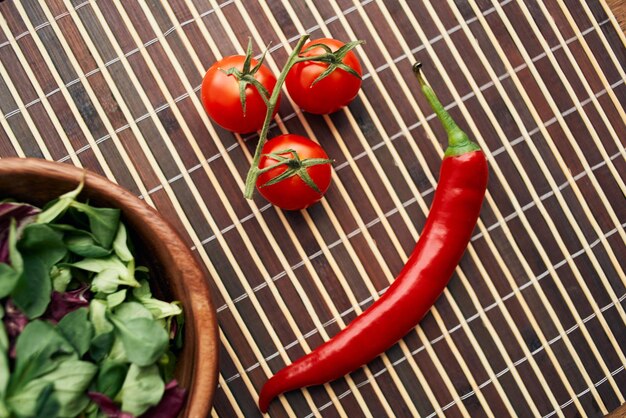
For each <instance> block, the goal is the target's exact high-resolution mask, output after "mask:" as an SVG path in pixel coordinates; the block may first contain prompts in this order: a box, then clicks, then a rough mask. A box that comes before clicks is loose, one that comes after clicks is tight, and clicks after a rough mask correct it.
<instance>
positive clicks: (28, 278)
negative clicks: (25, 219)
mask: <svg viewBox="0 0 626 418" xmlns="http://www.w3.org/2000/svg"><path fill="white" fill-rule="evenodd" d="M18 249H19V252H20V254H21V257H22V259H23V265H24V266H23V271H22V274H21V275H20V277H19V278H18V281H17V283H16V285H15V287H14V288H13V291H12V293H11V295H12V297H13V301H14V302H15V305H16V306H17V307H18V308H19V309H20V310H21V311H22V312H24V314H26V316H28V317H29V318H31V319H32V318H37V317H39V316H41V315H42V314H43V313H44V312H45V311H46V308H47V307H48V304H49V303H50V295H51V292H52V281H51V276H50V273H51V270H52V267H53V266H54V265H55V264H56V263H58V262H59V261H61V260H62V259H63V257H65V255H66V254H67V248H66V247H65V245H64V243H63V238H62V234H61V233H59V232H58V231H55V230H54V229H52V228H50V227H49V226H48V225H43V224H36V223H35V224H31V225H28V226H27V227H26V228H24V232H23V235H22V238H21V239H20V241H19V243H18Z"/></svg>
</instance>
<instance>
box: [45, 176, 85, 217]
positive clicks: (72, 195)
mask: <svg viewBox="0 0 626 418" xmlns="http://www.w3.org/2000/svg"><path fill="white" fill-rule="evenodd" d="M82 190H83V182H81V183H80V184H79V185H78V187H76V188H75V189H74V190H71V191H69V192H67V193H65V194H63V195H61V196H59V198H58V199H55V200H53V201H52V202H50V204H48V205H47V206H46V208H44V210H43V212H41V213H40V214H39V215H37V219H36V220H35V222H37V223H40V224H47V223H50V222H52V221H54V220H55V219H57V218H58V217H60V216H61V215H63V214H64V213H65V211H66V210H67V209H68V208H69V207H70V205H71V204H72V202H73V201H74V200H75V199H76V197H77V196H78V195H79V194H80V192H81V191H82Z"/></svg>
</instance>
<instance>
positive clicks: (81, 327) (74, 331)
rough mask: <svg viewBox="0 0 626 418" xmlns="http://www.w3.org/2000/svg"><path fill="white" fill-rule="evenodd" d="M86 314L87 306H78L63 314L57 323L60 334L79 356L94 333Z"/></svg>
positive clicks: (85, 349)
mask: <svg viewBox="0 0 626 418" xmlns="http://www.w3.org/2000/svg"><path fill="white" fill-rule="evenodd" d="M87 316H88V311H87V308H79V309H76V310H75V311H73V312H70V313H68V314H67V315H65V316H64V317H63V319H61V320H60V321H59V323H58V325H57V329H58V330H59V332H60V333H61V335H63V336H64V337H65V338H66V339H67V341H68V342H69V343H70V344H71V345H72V346H73V347H74V349H75V350H76V352H77V353H78V356H79V357H82V356H83V355H84V354H85V353H86V352H87V351H88V350H89V346H90V345H91V339H92V338H93V334H94V330H93V325H92V324H91V322H89V318H88V317H87Z"/></svg>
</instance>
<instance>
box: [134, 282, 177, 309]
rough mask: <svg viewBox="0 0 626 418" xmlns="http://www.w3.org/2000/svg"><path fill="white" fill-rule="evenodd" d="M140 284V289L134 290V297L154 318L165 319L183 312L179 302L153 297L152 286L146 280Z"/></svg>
mask: <svg viewBox="0 0 626 418" xmlns="http://www.w3.org/2000/svg"><path fill="white" fill-rule="evenodd" d="M139 284H140V286H139V287H136V288H134V289H133V296H134V297H135V298H136V299H137V300H138V301H139V302H140V303H141V304H142V305H143V306H145V307H146V308H147V309H148V310H149V311H150V312H151V313H152V316H154V318H156V319H164V318H167V317H171V316H176V315H180V314H181V313H182V312H183V310H182V309H181V307H180V303H179V302H171V303H170V302H165V301H162V300H159V299H156V298H154V297H152V292H151V291H150V285H149V284H148V282H147V281H146V280H141V281H140V282H139Z"/></svg>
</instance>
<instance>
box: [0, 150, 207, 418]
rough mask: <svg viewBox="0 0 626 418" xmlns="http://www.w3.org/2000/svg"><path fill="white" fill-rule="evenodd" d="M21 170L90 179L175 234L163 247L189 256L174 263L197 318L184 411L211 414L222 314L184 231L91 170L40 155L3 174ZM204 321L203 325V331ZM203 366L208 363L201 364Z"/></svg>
mask: <svg viewBox="0 0 626 418" xmlns="http://www.w3.org/2000/svg"><path fill="white" fill-rule="evenodd" d="M17 173H19V174H24V175H30V176H39V175H42V174H43V175H45V176H47V177H49V178H51V179H56V180H60V181H65V182H70V183H74V184H76V185H78V183H79V182H80V181H81V180H84V182H85V188H84V190H85V191H86V192H89V191H91V192H96V193H98V194H99V195H100V194H101V195H102V196H103V197H104V198H105V199H106V198H110V199H111V200H112V206H116V207H117V206H119V207H120V209H122V213H126V214H129V213H133V214H134V215H135V216H137V217H141V218H143V219H145V222H146V224H147V227H148V229H152V230H156V229H160V230H163V231H166V232H167V234H168V235H169V237H170V238H169V239H168V241H167V242H164V243H163V245H164V246H166V247H167V248H168V252H169V251H172V250H173V249H175V250H176V251H179V252H181V253H183V254H185V255H186V257H185V265H184V266H181V265H180V263H179V260H177V259H175V258H173V261H174V263H176V266H175V268H179V269H180V270H181V271H184V273H185V274H184V280H183V282H184V287H185V288H191V289H192V291H189V292H186V295H185V296H186V297H188V306H187V307H186V309H190V308H191V311H192V312H191V315H192V317H193V318H194V324H193V328H194V334H195V340H194V341H195V344H194V346H193V347H192V350H191V352H190V354H191V355H190V359H189V360H191V361H192V364H191V368H192V377H191V379H190V381H191V386H190V387H189V388H187V389H188V395H187V400H186V407H185V409H184V410H183V411H184V416H188V417H204V416H207V415H208V414H209V413H210V409H211V407H212V402H213V397H214V395H215V390H216V387H217V378H218V350H219V348H218V338H219V334H218V327H217V313H216V311H215V308H214V305H213V301H212V299H211V295H210V290H209V285H208V282H207V280H206V278H205V275H204V273H203V272H202V270H201V269H200V267H199V265H198V263H197V261H196V260H195V258H194V256H193V255H192V254H191V251H190V249H189V248H188V247H187V246H186V245H185V243H184V241H183V240H182V238H181V237H180V235H179V234H178V232H177V231H176V230H175V229H174V228H173V227H172V226H171V224H170V223H169V222H168V221H167V220H166V219H165V218H163V217H162V216H161V215H160V214H159V212H158V211H157V210H156V209H154V208H152V207H151V206H149V205H148V204H147V203H146V202H145V201H143V200H142V199H139V198H138V197H137V196H135V195H134V194H132V193H131V192H130V191H128V190H126V189H125V188H123V187H122V186H120V185H118V184H115V183H113V182H112V181H110V180H108V179H107V178H105V177H103V176H101V175H99V174H97V173H94V172H93V171H90V170H88V169H85V168H79V167H76V166H74V165H71V164H66V163H59V162H54V161H49V160H44V159H40V158H15V157H10V158H0V176H9V177H10V176H12V175H15V174H17ZM170 268H174V267H170ZM200 325H202V329H200ZM186 326H188V325H186ZM209 362H210V363H209ZM200 364H202V367H198V365H200Z"/></svg>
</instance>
